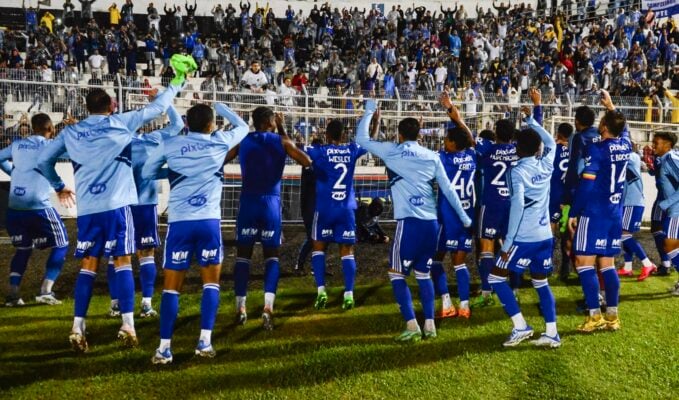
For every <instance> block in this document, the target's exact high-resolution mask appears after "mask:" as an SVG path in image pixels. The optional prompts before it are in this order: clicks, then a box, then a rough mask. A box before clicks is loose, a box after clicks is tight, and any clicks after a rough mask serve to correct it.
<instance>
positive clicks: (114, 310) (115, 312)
mask: <svg viewBox="0 0 679 400" xmlns="http://www.w3.org/2000/svg"><path fill="white" fill-rule="evenodd" d="M108 316H109V317H113V318H116V317H120V306H119V305H118V303H116V304H114V305H112V306H111V307H109V309H108Z"/></svg>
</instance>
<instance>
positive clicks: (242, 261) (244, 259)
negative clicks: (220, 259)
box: [236, 257, 251, 265]
mask: <svg viewBox="0 0 679 400" xmlns="http://www.w3.org/2000/svg"><path fill="white" fill-rule="evenodd" d="M236 262H237V263H239V262H240V263H246V264H248V265H250V262H251V261H250V259H249V258H243V257H236Z"/></svg>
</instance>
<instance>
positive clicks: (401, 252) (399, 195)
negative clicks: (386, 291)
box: [356, 99, 472, 342]
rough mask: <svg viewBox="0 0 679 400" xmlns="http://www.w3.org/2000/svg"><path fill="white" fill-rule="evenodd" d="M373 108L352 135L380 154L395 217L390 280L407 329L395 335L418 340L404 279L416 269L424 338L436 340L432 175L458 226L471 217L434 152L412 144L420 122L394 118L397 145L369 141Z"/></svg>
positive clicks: (419, 334)
mask: <svg viewBox="0 0 679 400" xmlns="http://www.w3.org/2000/svg"><path fill="white" fill-rule="evenodd" d="M376 108H377V106H376V103H375V101H374V100H372V99H369V100H368V101H366V103H365V113H364V114H363V117H362V118H361V122H360V123H359V125H358V129H357V133H356V143H358V145H359V146H361V147H363V148H365V149H366V150H368V151H369V152H371V153H373V154H374V155H375V156H377V157H379V158H381V159H382V161H384V163H385V164H386V166H387V175H388V177H389V186H390V188H391V194H392V198H393V201H394V217H395V218H396V220H397V221H398V223H397V225H396V234H395V235H394V241H393V243H392V251H391V256H390V264H391V268H390V270H389V279H390V280H391V285H392V288H393V290H394V296H395V297H396V302H397V303H398V304H399V307H400V309H401V315H402V316H403V318H404V319H405V321H406V329H405V330H404V331H403V332H402V333H401V334H400V335H399V336H397V337H396V340H397V341H400V342H411V341H412V342H416V341H419V340H421V339H422V330H420V326H419V324H418V323H417V320H416V319H415V311H414V309H413V302H412V298H411V295H410V289H409V288H408V285H407V284H406V281H405V278H406V276H408V275H409V274H410V271H411V270H415V278H416V279H417V283H418V286H419V288H420V300H421V302H422V309H423V311H424V318H425V321H424V336H425V337H426V338H435V337H436V327H435V325H434V285H433V283H432V281H431V278H430V271H429V270H430V268H431V262H432V257H433V256H434V253H435V251H436V234H437V233H438V223H437V215H436V199H435V196H434V189H433V187H432V185H431V182H432V181H433V180H434V179H435V180H436V182H437V183H438V186H439V190H440V191H441V193H442V194H443V195H444V196H445V197H446V199H447V200H448V201H449V202H450V205H451V206H452V208H453V209H454V210H455V212H456V213H457V215H458V217H459V218H460V220H461V221H462V224H463V226H464V227H470V226H471V223H472V221H471V219H470V218H469V216H467V213H466V212H465V210H464V209H463V208H462V203H461V202H460V199H459V197H458V196H457V194H456V193H455V191H454V190H453V189H452V188H451V184H450V181H449V180H448V177H447V176H446V171H445V168H444V167H443V163H442V162H441V158H440V157H439V155H438V154H436V153H434V152H433V151H431V150H428V149H426V148H424V147H422V146H420V145H419V144H418V143H417V138H418V135H419V131H420V124H419V122H418V121H417V120H416V119H415V118H405V119H403V120H401V122H399V126H398V138H399V140H398V141H399V143H398V144H396V143H387V142H377V141H374V140H371V139H370V135H369V132H368V131H369V126H370V121H371V119H372V118H373V114H374V113H375V110H376ZM449 113H450V110H449Z"/></svg>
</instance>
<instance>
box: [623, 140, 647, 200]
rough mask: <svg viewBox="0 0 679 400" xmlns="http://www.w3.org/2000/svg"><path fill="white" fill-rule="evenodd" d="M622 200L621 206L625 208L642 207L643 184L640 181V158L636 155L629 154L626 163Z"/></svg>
mask: <svg viewBox="0 0 679 400" xmlns="http://www.w3.org/2000/svg"><path fill="white" fill-rule="evenodd" d="M623 199H624V203H623V205H624V206H625V207H631V206H636V207H643V206H644V183H643V182H642V180H641V157H640V156H639V154H637V153H630V157H629V161H628V162H627V174H626V175H625V190H624V191H623Z"/></svg>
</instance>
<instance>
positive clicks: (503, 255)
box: [500, 251, 509, 262]
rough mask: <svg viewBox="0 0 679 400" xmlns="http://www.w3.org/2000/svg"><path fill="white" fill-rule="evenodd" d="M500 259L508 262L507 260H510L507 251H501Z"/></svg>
mask: <svg viewBox="0 0 679 400" xmlns="http://www.w3.org/2000/svg"><path fill="white" fill-rule="evenodd" d="M500 259H502V261H505V262H506V261H507V260H509V254H507V252H506V251H500Z"/></svg>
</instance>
